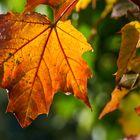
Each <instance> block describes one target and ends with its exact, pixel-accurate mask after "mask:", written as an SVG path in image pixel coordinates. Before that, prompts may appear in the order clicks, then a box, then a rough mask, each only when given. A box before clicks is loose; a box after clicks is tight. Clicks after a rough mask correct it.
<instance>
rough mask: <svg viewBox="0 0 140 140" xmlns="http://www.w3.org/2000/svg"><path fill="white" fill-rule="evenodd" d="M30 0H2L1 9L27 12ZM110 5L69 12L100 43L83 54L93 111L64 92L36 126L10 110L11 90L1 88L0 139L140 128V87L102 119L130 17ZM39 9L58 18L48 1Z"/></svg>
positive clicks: (109, 135)
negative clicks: (113, 14)
mask: <svg viewBox="0 0 140 140" xmlns="http://www.w3.org/2000/svg"><path fill="white" fill-rule="evenodd" d="M25 2H26V0H20V1H19V0H0V14H3V13H6V12H7V11H13V12H22V11H23V9H24V4H25ZM106 6H107V5H106V2H105V1H104V0H97V5H96V8H93V7H92V4H89V6H88V7H87V8H86V9H84V10H81V11H80V12H76V11H73V13H72V14H71V16H70V17H69V18H70V19H71V20H72V24H73V25H74V26H75V27H76V28H77V29H78V30H79V31H80V32H82V33H83V34H84V35H85V37H86V38H87V40H88V42H89V43H90V44H91V45H92V47H93V49H94V52H87V53H85V54H84V55H83V57H84V59H85V61H87V63H88V64H89V66H90V68H91V70H92V72H93V78H90V79H89V81H88V95H89V99H90V102H91V104H92V106H93V111H91V110H90V109H89V108H88V107H87V106H86V105H84V104H83V103H82V102H81V101H79V100H77V99H75V98H74V97H73V96H72V95H69V96H66V95H64V94H63V93H58V94H56V95H55V98H54V101H53V104H52V107H51V110H50V113H49V115H48V116H46V115H41V116H39V117H38V118H37V119H36V120H35V121H34V122H33V123H32V125H31V126H29V127H27V128H24V129H22V128H21V127H20V126H19V124H18V122H17V120H16V119H15V118H14V116H13V115H12V114H11V113H5V110H6V106H7V102H8V97H7V94H6V90H2V89H1V90H0V140H19V139H20V140H25V139H30V140H38V139H40V140H56V139H58V140H121V139H123V138H124V137H125V136H127V135H135V134H139V133H140V118H139V117H138V116H137V115H136V114H135V112H134V111H133V109H134V107H135V106H136V105H138V101H139V100H138V98H139V97H138V96H139V95H138V94H137V93H133V94H130V95H128V97H126V98H125V99H124V101H123V103H122V104H121V106H120V109H119V110H117V111H114V112H112V113H109V114H108V115H106V116H105V117H104V118H103V119H101V120H99V119H98V116H99V113H100V112H101V110H102V109H103V107H104V106H105V104H106V103H107V102H108V101H109V99H110V94H111V92H112V90H113V88H114V86H115V77H114V76H113V74H114V73H115V72H116V71H117V65H116V61H117V57H118V52H119V48H120V43H121V34H120V33H119V32H120V29H121V28H122V27H123V26H124V25H125V24H126V23H128V22H129V21H130V19H129V18H128V17H127V18H126V17H125V16H123V17H121V18H119V19H117V20H115V19H112V18H111V16H110V15H111V14H110V13H109V10H107V11H106V12H104V13H103V11H104V9H105V8H106ZM35 11H37V12H39V13H42V14H46V15H47V16H49V18H50V19H51V20H52V19H53V16H52V15H53V13H52V10H51V8H50V7H48V6H44V5H40V6H38V7H37V8H36V9H35ZM132 112H133V113H132Z"/></svg>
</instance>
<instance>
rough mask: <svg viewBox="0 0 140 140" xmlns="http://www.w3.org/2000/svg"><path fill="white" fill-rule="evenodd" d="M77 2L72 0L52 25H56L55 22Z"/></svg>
mask: <svg viewBox="0 0 140 140" xmlns="http://www.w3.org/2000/svg"><path fill="white" fill-rule="evenodd" d="M77 1H78V0H73V1H72V2H71V3H70V4H69V5H68V6H67V7H66V8H65V9H64V10H63V12H62V13H61V14H60V16H58V17H57V18H56V19H55V21H54V25H56V24H57V22H58V21H59V20H60V19H61V18H62V17H63V16H64V15H65V14H66V13H67V11H68V10H69V9H70V8H71V7H72V6H73V5H74V4H75V3H76V2H77Z"/></svg>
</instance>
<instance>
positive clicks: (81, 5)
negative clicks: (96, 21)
mask: <svg viewBox="0 0 140 140" xmlns="http://www.w3.org/2000/svg"><path fill="white" fill-rule="evenodd" d="M90 2H92V4H93V7H95V6H96V0H79V2H78V3H77V5H76V11H77V12H79V11H80V10H81V9H85V8H87V6H88V5H89V3H90Z"/></svg>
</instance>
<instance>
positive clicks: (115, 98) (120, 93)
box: [99, 87, 129, 119]
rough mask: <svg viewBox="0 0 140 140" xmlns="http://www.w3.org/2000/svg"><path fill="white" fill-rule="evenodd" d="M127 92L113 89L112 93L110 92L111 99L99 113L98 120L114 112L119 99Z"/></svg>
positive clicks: (124, 89)
mask: <svg viewBox="0 0 140 140" xmlns="http://www.w3.org/2000/svg"><path fill="white" fill-rule="evenodd" d="M128 91H129V90H127V89H126V88H121V89H119V88H117V87H116V88H115V89H114V91H113V92H112V97H111V100H110V101H109V103H107V105H106V106H105V108H104V109H103V111H102V112H101V114H100V116H99V119H101V118H102V117H103V116H104V115H106V114H107V113H109V112H112V111H114V110H115V109H117V108H118V107H119V104H120V101H121V99H122V98H123V97H124V96H125V95H126V94H127V93H128Z"/></svg>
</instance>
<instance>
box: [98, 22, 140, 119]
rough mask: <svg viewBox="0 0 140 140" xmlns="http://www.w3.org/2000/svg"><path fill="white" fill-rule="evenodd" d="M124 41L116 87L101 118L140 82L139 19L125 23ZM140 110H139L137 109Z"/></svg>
mask: <svg viewBox="0 0 140 140" xmlns="http://www.w3.org/2000/svg"><path fill="white" fill-rule="evenodd" d="M121 33H122V43H121V48H120V53H119V58H118V60H117V65H118V71H117V74H116V83H117V85H116V87H115V89H114V91H113V92H112V98H111V100H110V101H109V103H107V105H106V106H105V108H104V109H103V111H102V113H101V114H100V116H99V118H102V117H103V116H104V115H105V114H107V113H109V112H112V111H114V110H115V109H117V108H118V107H119V104H120V102H121V100H122V99H123V98H124V96H125V95H126V94H127V93H128V92H129V91H131V90H132V89H134V88H135V87H138V86H139V85H140V84H139V83H140V79H139V74H140V58H139V57H137V56H136V52H137V48H138V47H139V37H140V23H139V22H137V21H134V22H131V23H129V24H127V25H125V26H124V27H123V28H122V30H121ZM136 112H138V111H136Z"/></svg>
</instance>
